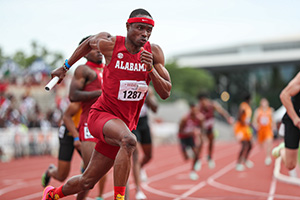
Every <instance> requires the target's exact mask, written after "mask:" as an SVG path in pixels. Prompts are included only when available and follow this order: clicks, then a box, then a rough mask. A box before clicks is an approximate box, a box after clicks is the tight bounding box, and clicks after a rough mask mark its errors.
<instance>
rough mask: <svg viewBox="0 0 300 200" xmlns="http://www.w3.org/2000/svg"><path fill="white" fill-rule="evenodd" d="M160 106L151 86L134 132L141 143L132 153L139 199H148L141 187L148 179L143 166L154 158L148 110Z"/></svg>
mask: <svg viewBox="0 0 300 200" xmlns="http://www.w3.org/2000/svg"><path fill="white" fill-rule="evenodd" d="M157 108H158V104H157V99H156V96H155V94H154V91H153V89H152V87H149V90H148V94H147V97H146V99H145V103H144V105H143V107H142V109H141V112H140V117H139V121H138V124H137V127H136V129H135V130H133V131H132V133H133V134H134V135H135V136H136V138H137V141H138V143H139V144H140V145H139V146H138V147H137V148H136V150H135V151H134V152H133V154H132V161H133V163H132V172H133V177H134V182H135V188H136V195H135V198H136V199H137V200H140V199H146V198H147V197H146V195H145V194H144V193H143V191H142V189H141V181H146V180H147V174H146V171H145V169H144V168H143V167H144V166H145V165H146V164H147V163H149V161H150V160H151V158H152V138H151V129H150V126H149V122H148V110H149V109H150V110H151V111H152V112H154V113H156V112H157ZM139 149H141V150H142V151H143V158H142V160H141V161H139Z"/></svg>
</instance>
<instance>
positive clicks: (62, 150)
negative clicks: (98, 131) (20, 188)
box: [42, 102, 81, 187]
mask: <svg viewBox="0 0 300 200" xmlns="http://www.w3.org/2000/svg"><path fill="white" fill-rule="evenodd" d="M80 114H81V109H80V104H79V103H76V102H74V103H70V104H69V106H68V107H67V109H66V110H65V112H64V114H63V124H62V125H61V126H60V127H59V132H58V137H59V153H58V165H57V167H56V166H55V165H53V164H51V165H49V167H48V169H47V170H46V172H45V173H44V174H43V176H42V186H43V187H46V186H47V185H48V183H49V182H50V179H51V177H53V178H54V179H56V180H58V181H60V182H63V181H65V180H66V178H67V177H68V175H69V172H70V168H71V160H72V156H73V152H74V148H76V150H77V151H78V153H79V154H81V153H80V147H81V142H80V141H79V135H78V131H77V127H78V124H79V120H80Z"/></svg>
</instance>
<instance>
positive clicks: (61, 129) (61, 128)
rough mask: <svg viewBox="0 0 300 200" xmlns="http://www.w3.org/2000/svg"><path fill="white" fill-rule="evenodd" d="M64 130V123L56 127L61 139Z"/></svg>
mask: <svg viewBox="0 0 300 200" xmlns="http://www.w3.org/2000/svg"><path fill="white" fill-rule="evenodd" d="M65 131H66V127H65V126H64V125H61V126H60V127H59V129H58V137H59V138H61V139H62V138H64V135H65Z"/></svg>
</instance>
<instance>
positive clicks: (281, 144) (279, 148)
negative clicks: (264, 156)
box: [272, 142, 285, 158]
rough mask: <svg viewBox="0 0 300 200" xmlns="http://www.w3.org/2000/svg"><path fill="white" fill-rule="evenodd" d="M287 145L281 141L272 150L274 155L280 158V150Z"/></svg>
mask: <svg viewBox="0 0 300 200" xmlns="http://www.w3.org/2000/svg"><path fill="white" fill-rule="evenodd" d="M284 147H285V145H284V142H282V143H280V144H279V145H278V146H277V147H275V148H274V149H273V150H272V156H273V157H274V158H278V157H279V156H280V150H281V149H283V148H284Z"/></svg>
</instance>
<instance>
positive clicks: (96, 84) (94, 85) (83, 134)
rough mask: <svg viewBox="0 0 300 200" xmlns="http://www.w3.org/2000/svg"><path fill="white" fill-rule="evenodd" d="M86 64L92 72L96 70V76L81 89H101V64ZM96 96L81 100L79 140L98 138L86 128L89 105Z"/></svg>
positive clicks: (94, 100)
mask: <svg viewBox="0 0 300 200" xmlns="http://www.w3.org/2000/svg"><path fill="white" fill-rule="evenodd" d="M86 65H87V66H88V67H89V68H90V69H92V70H93V71H94V72H96V75H97V78H96V79H95V80H93V81H92V82H90V83H89V84H87V85H85V87H84V88H83V91H95V90H101V88H102V71H101V68H103V64H101V65H98V64H95V63H92V62H89V61H88V62H87V63H86ZM97 99H98V98H93V99H90V100H87V101H82V102H81V109H82V113H81V115H80V122H79V127H78V129H79V137H80V140H81V141H92V142H97V140H98V139H96V138H94V137H93V136H92V135H91V134H90V132H89V130H88V128H87V120H88V116H89V112H90V108H91V106H92V105H93V104H94V103H95V102H96V100H97Z"/></svg>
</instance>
